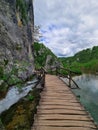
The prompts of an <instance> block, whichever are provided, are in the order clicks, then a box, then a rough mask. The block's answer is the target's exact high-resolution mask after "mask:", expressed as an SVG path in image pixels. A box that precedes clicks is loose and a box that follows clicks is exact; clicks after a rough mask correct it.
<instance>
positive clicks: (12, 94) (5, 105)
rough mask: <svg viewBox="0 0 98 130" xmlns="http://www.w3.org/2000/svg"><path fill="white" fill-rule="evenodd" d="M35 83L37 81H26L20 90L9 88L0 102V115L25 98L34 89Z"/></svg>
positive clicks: (14, 87)
mask: <svg viewBox="0 0 98 130" xmlns="http://www.w3.org/2000/svg"><path fill="white" fill-rule="evenodd" d="M37 81H38V80H37V79H33V80H32V81H28V82H27V83H26V84H25V85H24V87H22V88H21V89H19V88H18V87H16V86H13V87H11V88H10V89H9V91H8V92H7V95H6V96H5V98H3V99H1V100H0V114H1V113H2V112H3V111H5V110H7V109H9V108H10V107H11V106H12V105H13V104H15V103H17V102H18V101H19V100H20V99H21V98H23V97H25V96H26V95H27V94H28V93H29V92H30V91H31V90H32V88H34V86H35V84H36V82H37ZM20 90H21V91H20Z"/></svg>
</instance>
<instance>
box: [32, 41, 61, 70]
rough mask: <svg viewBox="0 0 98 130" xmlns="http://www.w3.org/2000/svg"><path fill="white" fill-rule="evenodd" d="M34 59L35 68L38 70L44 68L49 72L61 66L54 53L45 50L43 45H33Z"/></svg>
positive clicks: (47, 49)
mask: <svg viewBox="0 0 98 130" xmlns="http://www.w3.org/2000/svg"><path fill="white" fill-rule="evenodd" d="M34 59H35V67H36V68H37V69H38V68H40V67H44V68H45V69H46V70H50V69H51V68H52V67H56V66H59V65H61V63H60V61H59V60H58V58H57V57H56V56H55V55H54V53H53V52H52V51H51V50H50V49H49V48H47V47H46V46H45V45H44V44H39V43H37V42H36V43H34Z"/></svg>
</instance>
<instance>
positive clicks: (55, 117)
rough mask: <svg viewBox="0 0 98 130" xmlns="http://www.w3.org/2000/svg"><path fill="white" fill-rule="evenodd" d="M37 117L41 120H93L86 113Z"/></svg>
mask: <svg viewBox="0 0 98 130" xmlns="http://www.w3.org/2000/svg"><path fill="white" fill-rule="evenodd" d="M37 119H39V120H78V121H91V119H90V118H89V117H87V116H84V115H74V116H73V115H67V116H66V115H61V114H53V115H49V114H47V115H38V116H37Z"/></svg>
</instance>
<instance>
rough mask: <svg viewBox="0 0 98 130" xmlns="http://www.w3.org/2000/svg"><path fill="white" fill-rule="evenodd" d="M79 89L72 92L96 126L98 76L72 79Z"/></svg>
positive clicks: (97, 118) (85, 75)
mask: <svg viewBox="0 0 98 130" xmlns="http://www.w3.org/2000/svg"><path fill="white" fill-rule="evenodd" d="M73 79H74V80H75V81H76V83H77V84H78V85H79V87H80V88H81V89H80V90H78V89H76V90H73V91H74V93H75V94H76V95H78V96H80V98H79V100H80V101H81V103H82V104H83V105H84V106H85V108H86V109H87V111H89V113H90V114H91V116H92V117H93V119H94V121H95V122H96V123H97V124H98V75H91V74H83V75H81V76H75V77H74V78H73Z"/></svg>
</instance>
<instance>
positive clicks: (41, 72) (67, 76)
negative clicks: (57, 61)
mask: <svg viewBox="0 0 98 130" xmlns="http://www.w3.org/2000/svg"><path fill="white" fill-rule="evenodd" d="M62 71H63V73H65V74H63V73H62ZM46 73H50V74H55V75H58V76H59V77H60V78H61V77H62V78H63V79H68V83H66V84H67V85H68V86H69V87H70V88H73V89H75V88H79V86H78V85H77V83H76V82H75V81H74V80H73V79H72V75H73V74H74V75H76V74H78V73H76V72H74V71H71V70H70V69H65V68H63V67H52V68H51V69H50V70H48V71H46V70H45V69H44V68H40V69H38V70H37V71H36V74H37V77H38V79H39V82H40V83H41V86H43V87H44V84H45V74H46Z"/></svg>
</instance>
